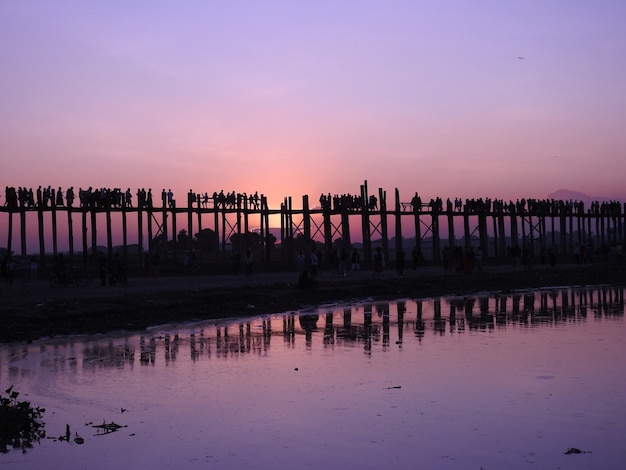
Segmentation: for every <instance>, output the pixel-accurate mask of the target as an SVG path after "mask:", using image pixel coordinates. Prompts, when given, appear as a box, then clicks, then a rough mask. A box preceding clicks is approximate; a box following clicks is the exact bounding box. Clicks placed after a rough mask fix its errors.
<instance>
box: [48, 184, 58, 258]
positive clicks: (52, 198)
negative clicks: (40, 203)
mask: <svg viewBox="0 0 626 470" xmlns="http://www.w3.org/2000/svg"><path fill="white" fill-rule="evenodd" d="M50 208H51V209H50V211H51V216H52V254H53V255H54V256H56V255H57V253H58V243H57V242H58V240H57V207H56V197H55V192H54V189H51V190H50Z"/></svg>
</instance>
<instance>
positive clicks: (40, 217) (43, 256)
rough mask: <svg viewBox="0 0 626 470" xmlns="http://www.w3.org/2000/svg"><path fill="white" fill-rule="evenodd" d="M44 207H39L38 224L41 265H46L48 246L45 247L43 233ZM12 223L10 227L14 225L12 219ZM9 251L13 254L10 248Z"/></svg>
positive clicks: (10, 220)
mask: <svg viewBox="0 0 626 470" xmlns="http://www.w3.org/2000/svg"><path fill="white" fill-rule="evenodd" d="M43 210H44V209H43V207H41V206H39V207H37V224H38V226H39V258H40V259H41V263H42V264H45V259H46V246H45V242H44V231H43ZM10 214H11V215H12V212H10ZM9 222H10V224H9V225H10V226H12V225H13V223H12V219H9ZM10 232H12V229H11V230H10ZM7 248H8V249H9V255H10V253H11V251H10V248H9V247H7Z"/></svg>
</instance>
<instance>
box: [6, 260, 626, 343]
mask: <svg viewBox="0 0 626 470" xmlns="http://www.w3.org/2000/svg"><path fill="white" fill-rule="evenodd" d="M625 280H626V270H625V269H623V267H619V266H616V265H612V264H597V265H591V266H574V265H561V266H557V267H554V268H550V267H544V266H539V267H535V268H532V269H521V268H515V269H514V268H512V267H511V266H506V265H505V266H487V267H485V269H484V270H483V271H482V272H476V273H469V274H465V273H450V272H445V271H443V269H442V268H441V267H440V266H437V267H421V268H419V269H418V270H416V271H413V270H407V271H406V272H405V273H404V275H403V276H397V275H396V273H395V270H391V269H388V270H387V271H385V272H383V273H382V275H380V276H374V275H372V273H371V271H360V272H354V273H349V274H348V275H347V276H346V277H344V276H341V275H339V274H337V273H332V272H328V271H324V272H321V273H320V274H319V276H318V278H317V285H316V286H315V287H313V288H310V289H304V290H303V289H299V288H298V273H296V272H281V273H254V274H252V275H251V276H245V275H240V276H227V275H188V276H182V275H181V276H175V277H165V276H164V277H141V278H140V277H137V278H130V279H129V283H128V286H125V287H122V286H113V287H109V286H107V287H102V286H100V285H99V283H98V281H97V280H94V281H93V282H92V283H90V284H88V285H87V286H85V287H76V286H69V287H61V288H59V287H56V288H53V287H50V285H49V283H48V282H47V281H44V280H38V281H30V282H28V283H25V282H23V281H21V280H16V281H15V282H14V283H13V285H12V286H9V285H8V284H2V285H0V321H1V323H0V325H1V326H0V342H12V341H32V340H35V339H38V338H41V337H50V336H56V335H67V334H79V333H86V334H90V333H104V332H110V331H117V330H141V329H144V328H146V327H148V326H153V325H159V324H164V323H171V322H180V321H190V320H202V319H219V318H231V317H245V316H251V315H258V314H269V313H276V312H284V311H293V310H299V309H302V308H306V307H310V306H316V305H320V304H325V303H333V302H350V301H354V300H362V299H369V298H371V299H392V298H401V297H407V298H423V297H432V296H445V295H466V294H473V293H477V292H481V291H510V290H513V289H525V288H538V287H549V286H579V285H580V286H585V285H599V284H612V285H617V286H623V285H624V284H625Z"/></svg>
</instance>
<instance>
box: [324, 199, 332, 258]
mask: <svg viewBox="0 0 626 470" xmlns="http://www.w3.org/2000/svg"><path fill="white" fill-rule="evenodd" d="M331 204H332V201H331V200H330V198H328V200H327V201H326V205H325V206H324V209H323V216H324V261H325V262H328V260H330V254H331V253H332V251H333V232H332V223H331V220H330V207H331Z"/></svg>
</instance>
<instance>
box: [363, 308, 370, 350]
mask: <svg viewBox="0 0 626 470" xmlns="http://www.w3.org/2000/svg"><path fill="white" fill-rule="evenodd" d="M363 349H364V350H365V352H366V353H368V354H371V351H372V306H371V305H369V304H368V305H366V306H365V310H364V312H363Z"/></svg>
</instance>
